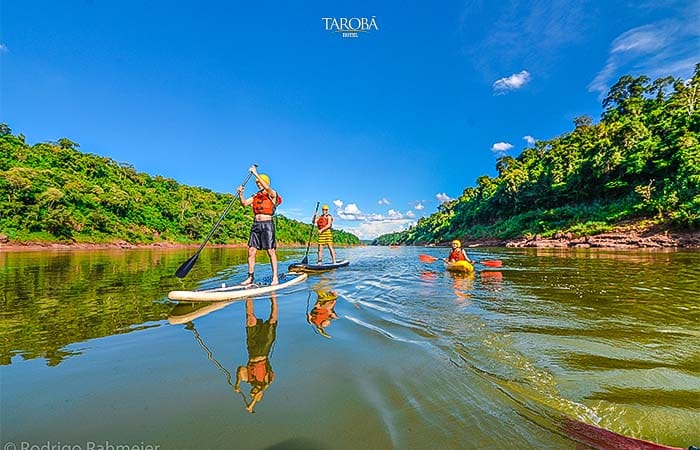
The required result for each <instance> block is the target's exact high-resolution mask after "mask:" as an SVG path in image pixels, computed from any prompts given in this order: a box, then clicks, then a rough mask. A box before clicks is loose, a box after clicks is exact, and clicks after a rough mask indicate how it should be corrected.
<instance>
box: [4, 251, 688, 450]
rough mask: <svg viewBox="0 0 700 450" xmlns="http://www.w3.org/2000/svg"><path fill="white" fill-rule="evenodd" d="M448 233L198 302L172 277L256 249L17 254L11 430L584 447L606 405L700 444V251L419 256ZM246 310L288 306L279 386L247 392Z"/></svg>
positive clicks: (381, 445)
mask: <svg viewBox="0 0 700 450" xmlns="http://www.w3.org/2000/svg"><path fill="white" fill-rule="evenodd" d="M303 252H304V249H283V250H282V251H281V252H280V253H281V254H280V260H281V261H282V262H281V264H280V266H281V267H286V266H287V265H288V264H290V263H293V262H298V261H299V260H300V259H301V258H302V257H303V255H304V253H303ZM446 252H447V250H446V249H437V248H400V249H389V248H386V247H379V248H373V247H365V248H352V249H339V250H338V253H339V256H340V257H341V258H347V259H350V261H351V264H350V266H349V267H346V268H343V269H339V270H337V271H334V272H329V273H325V274H321V275H312V276H310V277H309V279H308V280H307V282H305V283H303V284H301V285H297V286H294V287H292V288H290V289H289V290H285V291H281V292H279V293H278V294H277V295H276V296H275V297H272V298H271V297H270V296H266V297H261V298H257V299H254V300H250V301H245V300H243V301H235V302H228V303H215V304H198V305H193V304H180V305H176V304H174V303H171V302H169V301H168V300H167V292H168V291H170V290H174V289H178V290H179V289H195V288H203V287H210V286H216V285H219V284H221V283H235V282H237V281H240V280H241V279H242V278H243V277H244V274H245V272H246V267H245V258H246V256H245V250H244V249H243V250H241V249H207V250H205V251H204V252H203V253H202V256H201V257H200V258H199V260H198V262H197V264H196V266H195V268H194V269H193V270H192V272H190V274H189V275H188V276H187V278H186V279H185V280H184V281H181V280H179V279H177V278H175V277H174V275H173V274H174V272H175V270H176V269H177V267H178V266H179V265H180V264H181V263H182V262H184V261H185V260H186V259H187V258H188V257H189V256H191V254H192V253H193V250H191V249H189V250H169V251H166V250H126V251H91V252H17V253H12V252H3V253H0V290H1V292H2V294H1V296H0V364H2V365H0V377H1V378H0V391H1V392H0V395H1V397H0V401H1V403H0V414H1V417H0V440H1V441H2V443H3V444H4V443H7V442H14V443H17V445H18V447H19V445H20V443H21V442H26V443H31V444H35V445H44V444H46V443H47V442H51V443H54V444H55V443H61V444H64V445H65V444H77V445H83V448H85V445H86V443H87V442H95V443H97V444H98V445H99V444H100V443H102V444H104V443H105V442H109V443H112V444H139V445H141V443H143V445H146V444H151V445H160V448H161V449H188V448H192V449H195V448H197V449H200V448H237V449H260V448H305V449H357V448H377V449H385V448H386V449H389V448H400V449H404V448H418V449H421V448H518V449H560V448H562V449H568V448H580V447H579V445H580V444H579V442H580V441H581V440H585V439H583V438H582V437H581V434H582V433H581V431H580V428H577V426H576V425H575V424H579V423H584V424H590V425H597V426H599V427H602V428H604V429H607V430H611V431H614V432H616V433H621V434H624V435H628V436H633V437H637V438H640V439H646V440H651V441H655V442H659V443H663V444H666V445H672V446H678V447H687V446H688V445H690V444H695V445H698V443H700V431H699V430H700V428H699V427H698V424H700V327H699V326H698V324H699V323H700V320H699V319H700V306H699V303H698V299H699V298H700V291H699V286H700V252H693V251H672V252H653V253H652V252H632V251H625V252H613V251H577V252H574V251H557V250H547V251H543V250H506V249H491V250H489V249H479V250H476V251H472V252H471V256H472V258H475V259H477V260H486V259H500V260H502V261H503V268H502V269H500V270H498V271H496V270H494V269H489V268H487V267H484V266H481V265H477V273H476V274H475V275H473V276H466V277H465V276H454V275H450V274H448V273H445V272H444V271H443V268H442V266H441V263H439V262H438V263H433V264H425V263H422V262H420V261H419V258H418V255H419V254H420V253H428V254H431V255H433V256H444V254H445V253H446ZM259 261H260V262H263V261H265V258H264V257H261V258H260V260H259ZM487 269H488V270H487ZM257 272H258V274H259V275H260V276H264V275H266V274H269V266H268V265H266V264H265V265H261V266H259V267H258V271H257ZM246 312H247V313H248V314H249V315H248V317H255V318H258V319H260V320H261V321H263V322H264V321H267V320H269V319H270V317H273V318H275V317H276V319H277V325H276V328H275V331H276V334H275V335H274V336H272V335H270V336H269V340H272V339H274V340H273V341H272V345H271V347H269V352H268V354H267V356H268V362H269V364H268V365H267V369H266V370H267V373H268V378H267V380H268V381H269V380H270V379H271V382H269V383H263V385H264V388H263V391H262V395H261V394H256V393H255V391H253V394H254V395H253V396H251V389H252V388H253V386H252V385H251V384H250V383H249V382H246V381H245V380H241V381H240V387H239V390H240V392H238V391H237V389H236V378H237V374H238V373H239V371H240V370H243V369H239V368H243V367H246V363H247V362H248V359H249V356H250V355H249V349H248V346H247V341H246ZM273 321H274V320H273ZM270 372H271V373H270ZM272 374H274V375H272ZM251 412H252V413H251ZM576 430H579V431H578V433H577V432H576Z"/></svg>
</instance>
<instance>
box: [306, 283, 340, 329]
mask: <svg viewBox="0 0 700 450" xmlns="http://www.w3.org/2000/svg"><path fill="white" fill-rule="evenodd" d="M316 295H318V299H317V300H316V304H315V305H314V307H313V309H312V310H311V312H310V313H308V314H307V316H306V320H307V321H308V322H309V323H310V324H312V325H313V326H315V327H316V331H318V333H319V334H320V335H321V336H324V337H327V338H330V336H329V335H328V333H326V328H327V327H328V326H329V325H330V324H331V322H332V321H333V319H337V318H338V315H337V314H336V313H335V309H334V308H335V304H336V302H337V300H338V294H336V293H335V292H333V291H321V290H318V291H316ZM307 307H308V306H307Z"/></svg>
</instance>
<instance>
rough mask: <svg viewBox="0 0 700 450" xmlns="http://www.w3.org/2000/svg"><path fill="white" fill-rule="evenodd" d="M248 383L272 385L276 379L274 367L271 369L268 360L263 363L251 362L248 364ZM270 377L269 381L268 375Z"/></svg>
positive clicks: (262, 361)
mask: <svg viewBox="0 0 700 450" xmlns="http://www.w3.org/2000/svg"><path fill="white" fill-rule="evenodd" d="M247 366H248V381H249V382H250V384H253V383H257V384H266V383H272V380H273V378H274V372H272V370H270V369H272V367H270V362H269V361H268V360H267V359H263V360H261V361H249V362H248V364H247ZM268 374H269V375H270V377H269V379H266V378H267V375H268Z"/></svg>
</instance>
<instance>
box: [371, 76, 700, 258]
mask: <svg viewBox="0 0 700 450" xmlns="http://www.w3.org/2000/svg"><path fill="white" fill-rule="evenodd" d="M699 102H700V64H698V65H696V66H695V71H694V74H693V76H692V78H691V79H690V80H687V81H684V80H681V79H674V78H672V77H665V78H659V79H657V80H654V81H651V80H650V79H649V78H648V77H646V76H639V77H633V76H630V75H625V76H623V77H621V78H620V79H619V80H618V82H617V83H615V84H614V85H613V86H612V87H611V88H610V91H609V93H608V95H607V96H606V97H605V99H604V100H603V105H602V106H603V113H602V118H601V120H600V122H599V123H597V124H594V122H593V119H592V118H590V117H587V116H582V117H577V118H575V119H574V129H573V130H572V131H571V132H569V133H565V134H563V135H561V136H557V137H554V138H552V139H549V140H543V141H537V142H536V143H535V144H534V145H532V146H531V147H528V148H526V149H524V150H523V151H522V153H520V155H518V156H517V157H512V156H503V157H501V158H499V159H498V161H497V163H496V169H497V171H498V176H496V177H495V178H492V177H489V176H486V175H484V176H481V177H479V178H477V180H476V186H474V187H468V188H466V189H464V191H463V193H462V195H461V196H460V197H459V198H458V199H455V200H453V201H450V202H447V203H443V204H442V205H440V207H439V208H438V211H437V212H436V213H435V214H433V215H431V216H429V217H425V218H422V219H420V220H419V221H418V223H417V224H416V225H415V226H413V227H411V228H409V229H408V230H406V231H403V232H400V233H392V234H387V235H383V236H380V237H379V238H377V239H376V240H375V243H376V244H382V245H386V244H397V243H404V244H419V243H437V242H442V241H445V240H449V239H453V238H458V237H460V238H467V239H469V238H472V239H478V238H500V239H510V238H517V237H521V236H528V235H531V234H532V235H534V234H540V235H542V236H550V235H553V234H555V233H557V232H571V233H572V234H574V235H589V234H594V233H598V232H603V231H607V230H609V229H611V228H612V227H614V226H615V224H618V223H620V222H622V221H642V220H645V221H648V222H652V223H657V224H664V225H667V226H674V227H680V228H697V227H699V226H700V108H699V104H700V103H699Z"/></svg>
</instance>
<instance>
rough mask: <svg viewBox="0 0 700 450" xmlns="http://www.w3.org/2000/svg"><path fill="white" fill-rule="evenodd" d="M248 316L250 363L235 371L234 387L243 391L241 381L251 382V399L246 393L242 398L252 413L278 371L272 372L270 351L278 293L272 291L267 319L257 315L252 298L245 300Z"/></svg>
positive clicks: (247, 341)
mask: <svg viewBox="0 0 700 450" xmlns="http://www.w3.org/2000/svg"><path fill="white" fill-rule="evenodd" d="M245 316H246V322H245V326H246V328H245V335H246V347H247V348H248V362H247V363H246V365H245V366H239V367H238V369H237V370H236V384H235V386H234V390H235V391H236V392H241V389H240V387H241V382H242V381H243V382H246V383H248V384H250V386H251V389H250V398H249V400H248V399H246V397H245V396H243V400H244V401H245V403H246V407H245V409H246V411H248V412H249V413H251V414H252V413H254V412H255V411H254V408H255V405H256V404H257V403H258V402H260V400H262V398H263V394H264V393H265V390H266V389H267V388H269V387H270V384H272V381H273V380H274V379H275V372H273V371H272V365H271V363H270V352H271V351H272V346H273V345H274V343H275V339H276V338H277V294H276V293H274V292H273V293H271V295H270V316H269V317H268V318H267V320H262V319H260V318H258V317H256V316H255V309H254V302H253V299H252V298H249V299H247V300H246V303H245Z"/></svg>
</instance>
